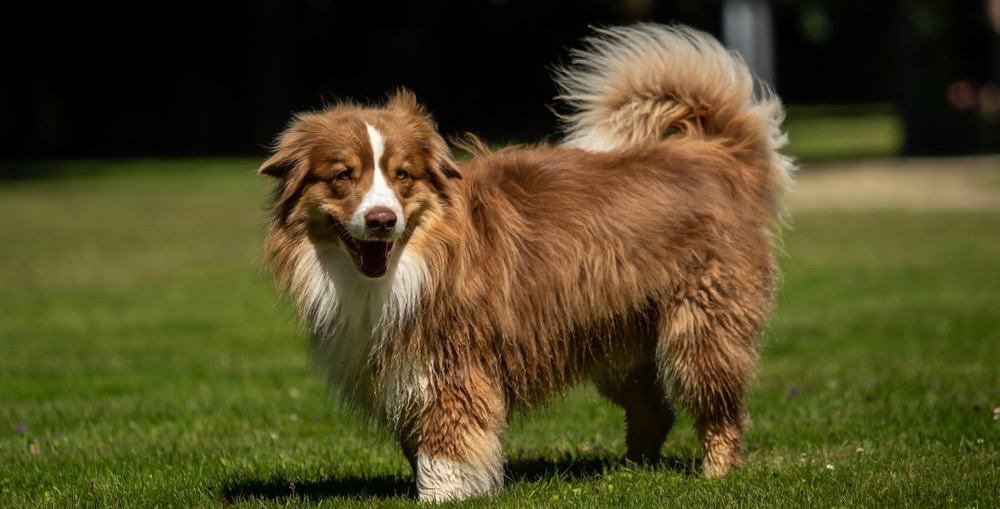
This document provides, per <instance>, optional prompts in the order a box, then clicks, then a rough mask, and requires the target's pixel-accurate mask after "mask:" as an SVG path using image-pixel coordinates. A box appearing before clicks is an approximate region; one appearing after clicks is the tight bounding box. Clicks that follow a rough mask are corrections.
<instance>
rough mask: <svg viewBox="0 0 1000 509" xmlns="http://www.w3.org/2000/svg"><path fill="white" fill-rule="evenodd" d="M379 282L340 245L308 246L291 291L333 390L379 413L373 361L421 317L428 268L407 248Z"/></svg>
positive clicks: (395, 257) (300, 258) (296, 268)
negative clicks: (358, 266) (392, 337)
mask: <svg viewBox="0 0 1000 509" xmlns="http://www.w3.org/2000/svg"><path fill="white" fill-rule="evenodd" d="M392 258H393V259H392V260H390V267H389V271H388V272H387V273H386V274H385V276H383V277H381V278H379V279H377V280H376V279H369V278H365V277H364V276H362V275H361V274H359V273H358V271H357V269H356V268H355V267H354V265H353V263H352V262H351V261H350V259H349V258H348V257H347V255H345V254H344V253H342V252H341V251H340V248H339V247H338V246H321V247H317V246H315V245H313V244H305V245H303V247H302V248H301V249H300V252H299V253H298V255H297V261H296V263H295V266H294V271H293V275H292V281H291V286H292V288H291V290H292V293H293V294H294V295H296V296H297V301H298V306H299V310H300V313H301V316H302V317H303V318H304V319H305V321H306V323H307V324H308V325H309V327H310V329H311V332H312V335H313V337H314V338H316V354H317V355H318V356H319V357H320V360H321V362H322V364H323V365H324V367H326V369H327V372H328V376H329V381H330V384H331V386H332V387H333V388H334V389H335V390H336V391H338V392H339V393H341V395H342V396H344V397H345V399H347V400H348V401H349V402H351V403H352V404H354V405H355V406H357V407H358V408H359V409H361V410H363V411H366V412H368V413H374V414H379V413H381V412H380V411H378V408H379V407H381V406H382V405H380V404H379V403H378V402H377V401H376V397H375V389H374V385H373V383H374V381H373V379H372V375H373V373H372V360H373V358H374V357H375V355H376V354H377V352H378V351H379V350H380V349H382V348H383V347H384V346H385V341H386V340H387V339H388V338H389V336H390V333H391V331H393V330H395V329H397V328H399V327H402V326H403V325H404V324H405V323H406V322H407V321H408V320H410V319H412V317H413V316H414V315H415V312H416V309H417V306H418V305H419V302H420V296H421V290H422V287H423V283H424V277H425V272H426V269H425V266H424V263H423V261H422V260H421V259H420V257H419V256H417V255H416V254H414V253H412V252H410V250H409V249H403V250H401V252H400V253H398V254H394V255H393V256H392Z"/></svg>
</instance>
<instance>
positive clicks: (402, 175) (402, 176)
mask: <svg viewBox="0 0 1000 509" xmlns="http://www.w3.org/2000/svg"><path fill="white" fill-rule="evenodd" d="M408 178H410V172H408V171H406V170H396V180H406V179H408Z"/></svg>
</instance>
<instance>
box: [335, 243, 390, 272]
mask: <svg viewBox="0 0 1000 509" xmlns="http://www.w3.org/2000/svg"><path fill="white" fill-rule="evenodd" d="M341 238H342V239H344V245H345V246H346V247H347V252H349V253H351V258H352V259H353V260H354V266H355V267H357V268H358V271H360V272H361V273H362V274H364V275H365V276H368V277H380V276H382V275H384V274H385V272H386V271H387V270H389V253H390V252H391V251H392V241H391V240H358V239H355V238H353V237H351V236H350V235H345V236H343V237H341Z"/></svg>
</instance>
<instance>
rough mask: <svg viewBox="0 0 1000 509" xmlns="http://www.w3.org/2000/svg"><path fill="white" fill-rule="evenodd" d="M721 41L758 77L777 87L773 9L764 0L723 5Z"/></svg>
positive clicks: (728, 1)
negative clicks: (775, 84) (772, 26)
mask: <svg viewBox="0 0 1000 509" xmlns="http://www.w3.org/2000/svg"><path fill="white" fill-rule="evenodd" d="M722 39H723V41H725V43H726V46H728V47H729V48H730V49H733V50H736V51H738V52H739V53H740V54H741V55H743V59H744V60H746V62H747V65H749V66H750V69H751V70H752V71H753V72H754V74H756V75H757V77H758V78H760V79H761V80H763V81H766V82H768V83H771V84H772V85H773V84H774V78H775V75H774V36H773V34H772V32H771V6H770V5H768V3H767V2H766V1H765V0H726V1H725V3H723V5H722Z"/></svg>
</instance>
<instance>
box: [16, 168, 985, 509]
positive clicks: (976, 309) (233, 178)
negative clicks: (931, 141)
mask: <svg viewBox="0 0 1000 509" xmlns="http://www.w3.org/2000/svg"><path fill="white" fill-rule="evenodd" d="M71 166H72V165H71ZM254 168H255V161H250V160H205V161H178V162H156V161H143V162H137V163H129V162H121V163H106V164H103V165H102V169H103V170H104V171H101V172H100V175H98V176H94V177H85V176H84V175H83V173H84V172H78V171H76V170H72V169H71V171H68V172H66V171H63V170H61V169H60V168H55V172H56V173H63V174H64V176H63V177H61V178H56V179H47V180H30V179H29V180H14V181H7V182H5V183H0V245H2V246H3V249H0V310H2V311H0V507H19V506H42V507H67V506H94V505H98V506H115V507H119V506H123V507H124V506H133V507H154V506H159V507H194V506H217V505H219V504H220V503H223V504H225V503H233V504H241V505H245V506H250V507H259V506H264V507H267V506H285V505H291V506H314V505H315V506H328V507H330V506H338V507H339V506H346V507H368V506H370V505H372V504H373V503H379V504H384V505H385V506H389V507H413V506H416V503H415V501H414V500H413V499H412V498H411V497H412V491H411V488H410V481H411V479H410V477H409V472H408V467H407V466H406V464H405V461H404V459H403V457H402V455H401V454H400V453H399V452H398V451H397V450H396V448H395V446H394V445H393V443H392V441H391V440H390V439H389V438H388V437H387V436H386V435H385V434H384V433H382V432H379V431H377V430H375V429H373V428H372V426H370V425H369V424H368V423H366V422H363V421H361V420H359V419H358V418H356V417H354V416H352V415H350V414H349V413H347V412H345V411H343V410H341V409H339V408H338V406H337V404H336V403H334V402H332V401H330V400H329V399H328V397H327V396H326V393H325V390H324V388H323V386H322V383H321V378H320V376H319V375H318V373H317V371H316V370H315V369H314V368H313V367H312V366H311V364H310V362H309V360H308V358H307V355H306V342H305V340H304V338H303V336H302V334H301V333H300V332H299V331H298V329H297V328H296V326H295V324H294V321H293V317H292V310H291V309H290V306H289V305H287V303H284V302H281V301H280V300H278V299H277V298H276V297H275V295H274V292H273V291H272V288H271V285H270V280H269V277H268V275H267V274H266V273H265V272H264V271H262V269H260V256H259V252H260V244H261V238H262V232H263V227H264V224H265V219H266V214H265V212H264V203H265V189H264V188H265V186H264V185H263V182H261V181H260V180H259V179H258V178H256V177H255V176H254V175H253V170H254ZM998 231H1000V212H985V211H981V212H945V213H933V214H930V213H920V212H902V211H870V212H852V213H833V212H823V211H814V212H810V213H807V214H800V215H797V216H796V217H795V220H794V229H793V230H791V231H790V232H789V233H788V234H787V235H786V238H785V248H784V249H785V251H786V254H785V256H784V257H783V260H782V265H783V268H784V281H783V284H782V290H781V294H780V298H779V304H778V311H777V314H776V316H775V318H774V320H773V324H772V327H771V329H770V332H769V334H768V337H767V340H766V345H765V347H764V350H763V357H762V361H761V367H760V371H759V377H758V381H757V383H756V387H755V389H754V392H753V395H752V397H751V400H750V408H751V412H752V416H753V419H754V425H753V427H752V429H751V431H750V432H749V435H748V437H747V441H748V451H747V465H746V467H745V468H742V469H740V470H738V471H736V472H734V473H732V474H731V475H729V476H727V477H726V478H724V479H722V480H705V479H702V478H700V477H698V476H697V475H695V474H694V470H693V468H694V465H695V462H696V459H697V455H698V449H697V443H696V440H695V437H694V434H693V432H692V431H691V426H690V425H691V423H690V420H689V419H688V418H687V417H682V419H681V421H680V422H679V423H678V425H677V427H676V428H675V430H674V432H673V434H672V435H671V437H670V442H669V444H668V447H667V448H666V449H665V450H664V452H665V454H666V456H667V459H666V460H665V461H664V462H663V463H662V464H661V465H659V466H657V467H635V466H629V465H623V464H621V463H620V462H619V461H618V460H617V458H618V457H619V456H620V455H621V454H622V453H623V452H624V444H623V427H622V413H621V411H619V410H618V409H616V408H615V407H613V406H611V405H609V404H608V403H606V402H604V401H602V400H601V399H599V398H598V397H597V396H596V394H595V393H594V392H593V391H592V390H591V389H590V388H588V387H581V388H576V389H573V390H571V391H569V392H568V393H567V394H565V395H564V396H562V397H560V398H558V399H556V400H555V401H553V402H552V403H551V404H550V405H548V406H547V407H546V408H545V409H544V410H542V411H541V412H538V413H534V414H530V415H528V416H521V415H519V416H517V417H516V418H515V420H514V422H513V424H512V426H511V429H510V432H509V434H508V435H507V437H506V439H505V440H506V445H507V451H508V452H509V454H510V459H511V466H510V470H509V478H510V479H509V481H508V488H507V489H506V490H505V491H504V492H503V493H502V494H501V495H500V496H499V498H498V499H496V500H495V501H473V502H471V503H469V504H467V505H468V506H470V507H494V506H496V507H537V506H542V505H553V506H561V507H578V506H593V507H598V506H625V507H642V506H653V505H656V506H660V505H667V506H679V507H687V506H773V505H778V506H793V507H801V506H870V507H872V506H874V507H884V506H904V505H905V506H983V507H990V506H997V505H1000V471H998V467H997V465H1000V422H998V421H997V420H995V419H994V408H996V407H1000V370H998V369H997V366H998V365H1000V312H998V309H997V302H998V301H1000V236H998V235H997V234H996V233H997V232H998Z"/></svg>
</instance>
